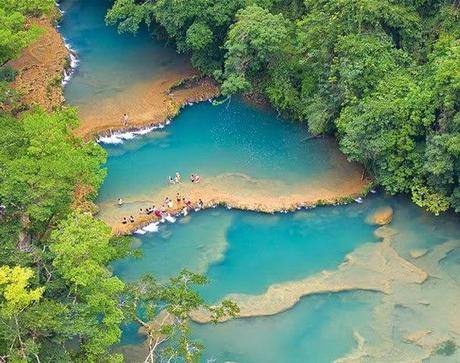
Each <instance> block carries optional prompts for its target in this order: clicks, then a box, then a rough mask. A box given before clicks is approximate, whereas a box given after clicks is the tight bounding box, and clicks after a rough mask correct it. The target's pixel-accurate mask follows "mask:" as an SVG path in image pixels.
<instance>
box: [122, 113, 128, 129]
mask: <svg viewBox="0 0 460 363" xmlns="http://www.w3.org/2000/svg"><path fill="white" fill-rule="evenodd" d="M128 121H129V117H128V114H126V113H125V114H124V115H123V126H128Z"/></svg>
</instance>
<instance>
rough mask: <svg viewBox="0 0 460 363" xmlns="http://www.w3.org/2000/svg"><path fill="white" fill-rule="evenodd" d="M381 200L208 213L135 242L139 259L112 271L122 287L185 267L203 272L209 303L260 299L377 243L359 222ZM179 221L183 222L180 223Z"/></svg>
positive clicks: (361, 222) (194, 215)
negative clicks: (237, 297)
mask: <svg viewBox="0 0 460 363" xmlns="http://www.w3.org/2000/svg"><path fill="white" fill-rule="evenodd" d="M380 203H381V200H380V199H377V198H374V200H372V201H369V202H368V203H363V204H356V203H355V204H352V205H349V206H345V207H342V208H341V210H337V208H316V209H313V210H308V211H299V212H296V213H288V214H283V213H278V214H275V215H264V214H260V213H251V212H241V211H229V210H226V209H219V208H218V209H211V210H205V211H202V212H199V213H194V214H192V215H189V216H188V217H186V219H179V220H178V222H176V223H175V224H163V225H161V226H160V227H159V231H158V232H157V233H148V234H145V235H143V236H140V237H138V238H139V240H140V242H141V247H140V248H141V249H142V252H143V258H142V259H140V260H134V259H128V260H124V261H120V262H119V263H116V264H115V265H114V268H115V273H116V274H117V275H119V276H121V277H122V278H123V279H125V280H127V281H132V280H135V279H137V278H139V277H141V276H142V275H144V274H145V273H152V274H153V275H154V276H157V277H158V278H160V279H163V280H165V279H167V278H169V277H172V276H174V275H175V274H177V273H178V272H180V271H181V270H182V269H183V268H187V269H189V270H191V271H193V272H200V273H206V274H207V276H208V277H209V280H210V284H209V285H208V286H207V287H206V288H203V289H202V293H203V295H204V296H205V297H206V298H207V299H208V301H209V302H216V301H219V300H220V299H221V298H222V297H224V296H225V295H226V294H228V293H234V292H238V293H249V294H258V293H262V292H263V291H265V290H266V289H267V288H268V287H269V286H270V285H272V284H274V283H278V282H284V281H290V280H297V279H301V278H304V277H305V276H308V275H312V274H315V273H318V272H321V271H322V270H326V269H334V268H336V267H337V265H339V264H340V263H341V262H342V261H343V259H344V257H345V255H346V254H348V253H350V252H351V251H353V250H354V249H355V248H356V247H357V246H358V245H360V244H362V243H366V242H373V241H376V238H375V237H374V236H373V231H374V229H375V228H374V227H373V226H370V225H368V224H366V223H365V219H366V216H367V214H368V213H371V212H372V210H373V209H374V208H375V206H376V205H378V204H380ZM184 220H185V221H186V222H187V223H183V222H184Z"/></svg>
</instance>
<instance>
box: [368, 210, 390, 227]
mask: <svg viewBox="0 0 460 363" xmlns="http://www.w3.org/2000/svg"><path fill="white" fill-rule="evenodd" d="M392 219H393V208H391V207H389V206H388V207H382V208H379V209H377V210H376V211H375V212H374V213H372V214H371V215H370V216H369V217H368V218H367V220H366V221H367V223H369V224H376V225H379V226H383V225H385V224H389V223H391V221H392Z"/></svg>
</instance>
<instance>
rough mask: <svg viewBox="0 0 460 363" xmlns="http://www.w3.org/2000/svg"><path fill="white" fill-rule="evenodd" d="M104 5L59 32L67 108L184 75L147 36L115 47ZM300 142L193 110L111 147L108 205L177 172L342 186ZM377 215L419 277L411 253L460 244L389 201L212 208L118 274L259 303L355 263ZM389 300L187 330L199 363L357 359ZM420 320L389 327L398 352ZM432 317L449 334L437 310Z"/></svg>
mask: <svg viewBox="0 0 460 363" xmlns="http://www.w3.org/2000/svg"><path fill="white" fill-rule="evenodd" d="M109 5H110V1H108V0H107V1H106V0H101V1H91V0H80V1H76V0H75V1H73V0H64V1H62V3H61V6H62V8H63V10H65V11H66V13H65V16H64V19H63V22H62V25H61V31H62V32H63V35H64V36H65V37H66V38H67V40H68V41H69V42H70V43H71V45H72V46H73V48H74V49H76V50H77V51H78V53H79V58H80V66H79V68H78V70H77V72H76V74H75V76H74V78H73V79H72V81H71V83H70V84H69V85H68V86H67V87H66V89H65V95H66V98H67V101H68V102H69V103H71V104H75V105H79V106H83V107H91V104H92V103H93V102H95V101H97V100H99V99H102V98H105V97H112V96H114V95H116V94H117V93H119V92H121V91H122V90H124V89H126V88H127V87H130V86H133V85H135V84H136V83H137V82H141V81H143V80H145V79H152V78H155V77H156V76H159V75H160V74H161V72H164V71H168V70H169V69H171V68H170V67H174V66H175V65H177V64H180V63H181V62H184V59H182V58H179V57H178V56H177V55H176V54H175V53H174V52H173V50H171V49H170V48H167V47H164V46H163V45H162V44H160V43H158V42H155V41H152V39H150V36H149V35H148V33H147V32H145V31H141V32H140V33H139V34H138V35H137V36H136V37H132V36H129V35H124V36H119V35H118V34H117V33H116V30H115V29H114V28H107V27H105V25H104V14H105V11H106V9H107V7H108V6H109ZM306 136H307V133H306V129H305V127H304V126H303V125H299V124H294V123H290V122H286V121H285V120H281V119H278V118H277V117H276V115H275V114H273V113H272V112H270V111H263V110H257V109H254V108H252V107H250V106H248V105H246V104H244V103H243V102H241V101H238V100H232V102H231V104H230V105H228V106H227V105H222V106H220V107H212V106H211V105H210V104H208V103H206V104H202V105H198V106H194V107H192V108H187V109H185V110H184V112H183V113H182V114H181V115H180V116H179V117H178V118H176V119H175V120H174V122H173V124H172V125H171V126H169V127H167V128H165V129H163V130H162V131H161V132H154V133H152V134H150V135H148V136H145V137H142V138H139V139H137V140H133V141H130V142H126V143H125V144H123V145H116V146H106V149H107V150H108V152H109V160H108V163H107V167H108V172H109V175H108V178H107V180H106V182H105V184H104V186H103V188H102V191H101V195H100V202H105V201H111V200H115V199H116V198H117V197H120V196H121V197H126V196H128V197H129V196H131V195H139V194H149V193H151V192H154V191H156V190H158V189H159V188H161V187H163V186H165V183H166V178H167V176H168V175H172V174H173V173H174V172H175V171H176V170H179V171H181V172H182V174H183V175H188V174H190V173H192V172H198V173H200V174H202V175H203V176H204V177H208V176H214V175H217V174H222V173H229V172H234V173H235V172H236V173H245V174H248V175H250V176H252V177H255V178H268V179H273V180H282V181H283V182H284V183H285V184H286V185H287V186H293V185H295V184H296V183H305V182H309V181H314V182H323V181H328V182H330V183H331V182H332V183H336V185H337V186H339V185H340V182H341V180H343V178H346V176H347V172H348V170H349V169H348V168H347V166H346V164H344V163H343V159H342V158H341V157H340V156H339V154H338V152H337V148H336V147H335V145H334V143H332V142H330V141H328V140H308V141H307V142H306V141H305V137H306ZM382 205H391V206H392V207H393V209H394V211H395V215H394V220H393V222H392V224H391V226H392V228H395V229H396V230H397V231H398V235H397V237H396V238H395V241H394V242H393V246H394V248H395V249H396V250H397V251H398V253H399V254H400V255H401V256H402V257H404V258H406V259H407V260H408V261H410V262H411V263H414V264H415V265H420V267H421V268H423V264H422V263H420V262H419V261H418V260H416V259H413V258H411V251H412V250H414V249H427V250H429V251H431V250H433V248H435V247H436V246H439V245H441V244H442V243H444V242H446V241H447V240H454V239H458V238H459V237H460V223H459V220H458V217H455V216H451V215H445V216H441V217H435V216H432V215H429V214H427V213H424V212H422V211H421V210H420V209H418V208H416V207H415V206H413V205H412V204H410V202H408V201H407V200H405V199H399V198H385V197H382V196H374V197H372V198H370V199H368V200H366V201H365V202H364V203H363V204H360V205H358V204H353V205H349V206H341V207H325V208H317V209H314V210H310V211H301V212H297V213H294V214H287V215H284V214H276V215H261V214H255V213H246V212H238V211H227V210H224V209H216V210H209V211H204V212H200V213H199V214H193V215H192V216H191V217H190V220H188V219H183V220H181V221H178V222H177V223H176V224H174V225H163V226H161V228H160V231H159V232H158V233H156V234H150V235H144V236H142V237H140V240H141V243H142V244H141V247H140V248H141V249H142V250H143V252H144V257H143V258H142V259H140V260H137V261H133V260H124V261H119V262H117V263H116V264H114V269H115V272H116V273H117V274H118V275H119V276H121V277H122V278H124V279H125V280H128V281H129V280H132V279H134V278H136V277H138V276H141V275H142V274H143V273H146V272H150V273H154V274H155V275H157V276H158V277H159V278H162V279H164V278H167V277H168V276H171V275H172V274H174V273H175V272H177V271H179V270H181V269H182V268H189V269H191V270H196V271H200V272H205V273H207V275H208V276H209V278H210V280H211V283H210V285H209V286H207V287H206V288H203V289H202V293H203V295H204V296H205V297H206V298H207V299H208V300H209V301H215V300H217V299H219V298H220V297H222V296H223V295H225V294H226V293H229V292H245V293H260V292H262V291H264V290H265V289H266V288H267V287H268V286H269V285H270V284H272V283H277V282H283V281H289V280H295V279H299V278H303V277H306V276H309V275H312V274H315V273H318V272H320V271H321V270H324V269H334V268H336V267H337V265H338V264H339V263H340V262H341V261H342V260H343V258H344V256H345V255H346V254H347V253H349V252H352V251H353V250H354V249H355V248H357V247H358V246H360V245H362V244H363V243H365V242H367V241H370V242H372V241H375V238H374V237H373V235H372V232H373V229H374V228H372V227H370V226H369V225H367V224H365V223H364V219H365V218H366V217H367V215H368V214H369V213H370V212H371V211H373V210H375V209H376V208H377V207H378V206H382ZM459 256H460V255H459V248H458V247H457V248H456V249H455V250H453V251H452V252H450V253H449V254H448V255H447V256H446V257H445V258H444V259H443V260H442V261H441V262H440V266H441V267H442V269H443V271H446V272H447V275H448V276H450V278H451V279H452V280H453V281H454V282H456V284H457V285H453V286H456V288H457V289H458V284H459V283H460V282H459V278H458V276H460V264H459V261H460V257H459ZM443 278H444V277H443ZM443 282H444V281H443V279H442V278H439V277H438V279H431V280H430V282H429V283H428V284H427V287H426V290H427V294H428V293H429V294H431V295H429V299H430V300H431V301H432V302H433V304H432V305H434V306H436V304H435V303H436V301H435V300H434V299H435V298H436V297H438V298H439V299H443V297H445V296H446V295H447V294H446V291H445V290H444V291H443V287H442V286H443ZM451 286H452V285H451ZM453 290H455V288H454V289H453ZM422 291H423V289H422ZM451 295H452V294H451ZM451 295H449V297H451ZM381 299H382V296H381V295H380V294H376V293H363V292H353V293H346V294H323V295H315V296H310V297H307V298H303V299H302V300H301V301H300V302H299V303H298V304H297V305H295V306H294V307H293V308H292V309H290V310H288V311H285V312H283V313H280V314H278V315H276V316H271V317H259V318H251V319H239V320H234V321H230V322H227V323H224V324H220V325H218V326H211V325H197V324H193V331H194V336H195V338H197V339H199V340H201V341H202V342H203V343H204V344H205V346H206V350H205V353H204V359H207V358H215V359H216V360H217V361H218V362H223V361H238V362H251V363H252V362H330V361H332V360H334V359H335V358H338V357H340V356H343V355H344V354H346V353H349V352H350V351H351V350H352V349H353V348H354V347H356V342H355V341H354V339H353V334H352V332H353V330H354V329H357V330H358V331H359V332H360V333H361V334H362V335H363V336H365V337H366V339H372V334H373V333H372V331H371V330H372V329H371V328H372V327H371V325H372V321H371V318H370V316H371V313H372V311H373V310H374V308H375V307H377V306H379V303H380V300H381ZM457 301H458V300H457ZM427 309H428V308H427ZM406 310H409V309H406ZM444 310H445V311H447V310H448V309H444ZM451 310H452V309H451ZM454 310H455V309H454ZM412 315H413V314H412V313H408V314H407V315H406V314H400V315H399V316H398V321H396V322H392V324H395V326H394V327H392V328H394V331H395V332H396V331H397V333H395V335H394V337H393V339H398V340H399V339H400V337H402V334H401V330H403V329H401V327H407V326H411V327H414V329H416V328H417V327H418V325H417V324H416V323H414V322H416V321H417V320H421V319H425V318H426V316H425V317H423V318H421V319H418V318H417V317H418V316H421V315H418V314H415V318H413V317H411V316H412ZM438 315H439V319H438V318H437V316H438ZM432 318H433V319H435V320H439V321H445V322H447V323H448V322H449V321H450V320H449V316H443V315H442V314H439V311H435V314H434V315H432ZM410 319H413V320H410ZM408 320H409V321H408ZM398 324H399V325H398ZM433 325H435V324H433ZM428 328H431V326H428ZM449 329H450V327H447V328H446V331H449ZM403 332H404V330H403ZM141 341H142V338H141V337H140V336H139V335H138V334H137V326H135V325H134V324H130V325H128V326H127V327H126V328H125V330H124V335H123V342H122V343H123V344H133V343H140V342H141ZM128 361H130V359H129V357H128Z"/></svg>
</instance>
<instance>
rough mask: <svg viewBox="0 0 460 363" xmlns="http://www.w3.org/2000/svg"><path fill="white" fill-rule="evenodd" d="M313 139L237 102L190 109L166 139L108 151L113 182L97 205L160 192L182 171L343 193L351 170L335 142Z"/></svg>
mask: <svg viewBox="0 0 460 363" xmlns="http://www.w3.org/2000/svg"><path fill="white" fill-rule="evenodd" d="M307 136H308V134H307V129H306V126H305V125H303V124H300V123H294V122H289V121H286V120H283V119H280V118H278V117H277V116H276V114H275V113H274V112H272V111H269V110H259V109H256V108H254V107H251V106H249V105H247V104H246V103H244V102H243V101H241V100H238V99H234V100H232V102H231V103H230V104H229V105H221V106H212V105H211V104H210V103H208V102H205V103H202V104H198V105H195V106H193V107H187V108H185V109H184V110H183V111H182V113H181V114H180V115H179V116H178V117H176V118H175V119H174V120H173V122H172V123H171V125H169V126H167V127H165V128H164V129H162V130H161V131H154V132H153V133H151V134H148V135H146V136H143V137H140V138H138V139H135V140H130V141H129V142H125V143H124V144H122V145H107V146H106V150H107V151H108V152H109V159H108V162H107V169H108V175H107V178H106V181H105V183H104V185H103V187H102V189H101V191H100V195H99V200H100V201H101V202H104V201H109V200H116V198H118V197H127V196H129V195H136V194H144V193H148V192H151V191H153V190H158V189H159V188H161V187H164V186H166V184H167V178H168V176H170V175H172V176H173V175H174V174H175V172H176V171H180V172H181V174H182V175H183V176H185V177H188V176H189V175H190V174H191V173H199V174H200V175H201V176H202V177H204V178H206V177H209V176H216V175H219V174H224V173H242V174H246V175H248V176H250V177H252V178H257V179H270V180H276V181H283V182H284V183H286V184H287V185H291V186H292V185H295V184H296V183H297V184H305V183H308V182H312V181H316V182H319V181H321V180H325V182H328V183H329V184H331V185H334V183H336V184H337V185H339V184H340V181H341V179H342V178H345V177H346V176H347V175H348V173H349V172H350V170H351V168H352V166H351V165H350V164H349V163H347V162H346V161H345V160H344V159H343V157H342V156H341V155H340V154H339V152H338V150H337V147H336V144H335V143H334V142H333V141H331V140H329V139H310V140H306V137H307Z"/></svg>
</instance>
